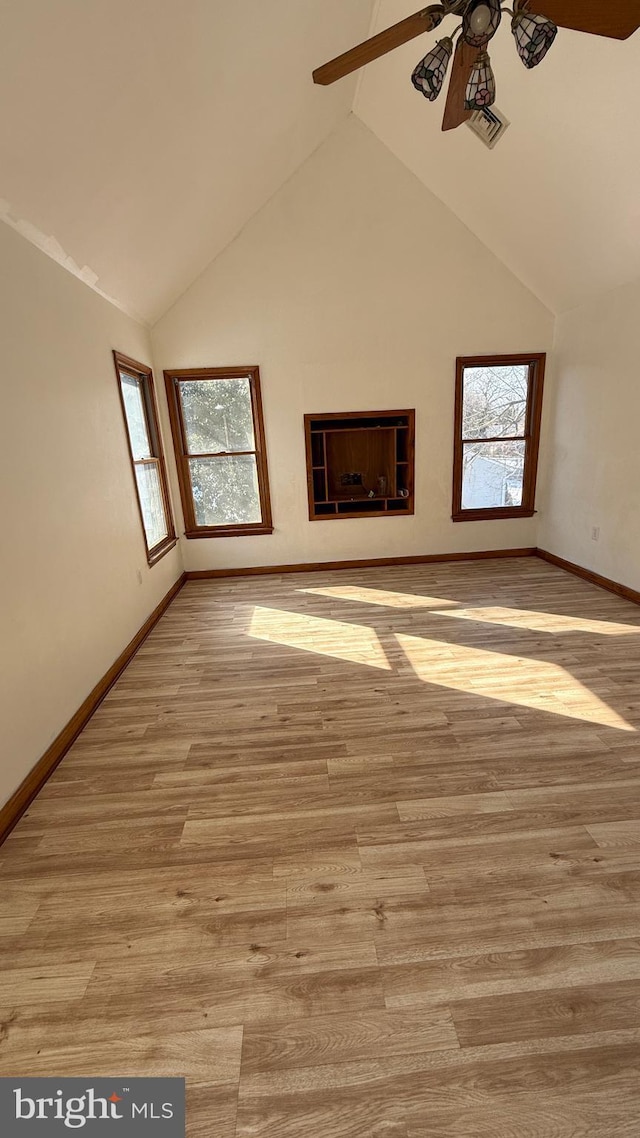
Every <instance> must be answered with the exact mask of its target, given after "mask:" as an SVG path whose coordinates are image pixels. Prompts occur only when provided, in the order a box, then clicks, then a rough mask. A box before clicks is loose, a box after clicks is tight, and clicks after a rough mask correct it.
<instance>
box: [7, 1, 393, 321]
mask: <svg viewBox="0 0 640 1138" xmlns="http://www.w3.org/2000/svg"><path fill="white" fill-rule="evenodd" d="M372 6H373V0H0V16H1V18H0V27H1V28H2V33H1V36H0V105H1V106H2V108H3V113H2V116H1V117H0V199H3V200H2V202H1V203H0V214H4V217H5V219H6V220H8V221H9V222H10V223H11V224H14V225H17V226H18V227H19V228H20V229H22V231H23V232H24V233H25V235H26V236H28V237H30V239H31V240H34V241H35V242H36V243H37V244H39V245H41V246H42V247H44V248H45V249H46V250H47V251H48V252H49V253H50V254H51V255H53V256H55V257H56V259H58V260H60V261H61V262H62V263H66V267H67V268H71V269H72V271H76V272H77V273H78V275H82V276H84V279H85V280H86V281H87V283H90V284H92V285H93V286H94V287H97V288H98V290H99V291H102V292H104V293H105V294H106V295H108V296H110V297H111V298H113V299H115V300H116V302H117V303H119V304H120V305H121V306H122V307H124V308H126V309H127V310H128V311H129V312H131V313H133V314H136V315H140V316H142V317H143V318H144V319H146V320H148V321H150V322H153V321H154V319H156V318H157V317H158V316H159V315H161V314H162V313H163V312H164V311H165V310H166V309H167V307H168V306H169V305H170V304H171V303H172V302H173V301H174V300H175V299H176V298H177V296H179V295H180V294H181V293H182V292H183V291H184V289H185V288H186V287H187V286H188V285H189V284H190V283H191V282H192V281H193V279H194V278H195V277H196V276H197V275H198V274H199V273H200V272H201V271H202V270H203V269H204V268H205V267H206V265H207V264H208V263H209V262H210V261H211V260H212V258H214V257H215V256H216V255H217V254H218V253H219V252H220V250H221V249H223V248H224V247H225V246H226V245H227V244H228V243H229V241H230V240H231V239H232V238H233V237H234V236H235V235H236V234H237V233H238V231H239V230H240V229H241V228H242V226H243V225H244V224H245V223H246V222H247V220H248V219H249V218H250V217H251V216H252V215H253V214H254V213H255V212H256V211H257V210H258V209H259V208H260V207H261V206H262V205H263V204H264V203H265V202H266V201H267V200H268V198H269V197H270V196H271V195H272V194H273V193H275V191H276V190H277V189H279V187H280V186H281V185H282V184H283V182H284V181H286V179H287V178H288V177H289V176H290V175H291V174H292V173H293V172H294V171H295V170H296V169H297V168H298V166H299V165H300V164H301V163H302V162H303V161H304V160H305V158H307V157H308V155H309V154H311V153H312V151H313V150H314V149H315V148H316V147H317V146H318V145H319V144H320V143H321V142H322V141H323V140H324V139H325V138H326V137H327V135H329V134H330V133H331V131H332V130H333V128H334V127H335V125H336V124H337V123H338V122H339V121H340V120H341V119H343V118H344V117H345V116H346V115H347V114H348V113H349V112H350V110H351V104H352V101H353V95H354V91H355V84H356V78H355V77H353V78H352V79H349V80H346V81H345V82H344V83H341V84H340V85H338V86H335V87H333V88H331V89H330V90H323V89H320V88H318V87H314V85H313V84H312V82H311V80H310V73H311V71H312V69H313V67H315V66H317V64H318V62H319V61H321V60H322V59H324V58H329V57H330V56H332V55H335V54H336V53H337V52H338V51H340V50H342V44H343V43H344V42H346V43H348V44H351V43H355V42H357V41H359V40H362V39H364V38H365V37H366V35H367V34H368V31H369V26H370V21H371V13H372Z"/></svg>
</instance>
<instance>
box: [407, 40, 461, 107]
mask: <svg viewBox="0 0 640 1138" xmlns="http://www.w3.org/2000/svg"><path fill="white" fill-rule="evenodd" d="M452 52H453V40H452V39H451V38H450V37H449V36H445V38H444V39H441V40H438V43H437V44H436V46H435V47H434V48H433V49H432V50H431V51H430V52H429V53H428V55H425V57H424V59H421V60H420V63H419V64H418V66H417V67H416V68H415V69H414V72H413V74H412V76H411V82H412V83H413V85H414V87H415V89H416V91H420V94H421V95H424V97H425V99H428V100H429V102H430V103H432V102H433V101H434V99H437V98H438V95H439V94H440V92H441V90H442V85H443V83H444V80H445V76H446V74H447V68H448V66H449V60H450V59H451V53H452Z"/></svg>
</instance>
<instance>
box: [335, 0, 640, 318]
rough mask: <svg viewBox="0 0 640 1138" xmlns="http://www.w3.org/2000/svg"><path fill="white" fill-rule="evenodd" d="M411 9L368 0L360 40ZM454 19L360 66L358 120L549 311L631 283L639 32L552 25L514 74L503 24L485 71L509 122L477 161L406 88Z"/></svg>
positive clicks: (464, 133)
mask: <svg viewBox="0 0 640 1138" xmlns="http://www.w3.org/2000/svg"><path fill="white" fill-rule="evenodd" d="M607 2H608V0H603V3H605V4H606V3H607ZM533 7H534V8H535V4H534V5H533ZM415 10H416V4H415V0H381V2H380V4H379V6H378V9H377V13H376V20H375V25H374V30H375V31H379V30H380V29H381V28H385V27H388V26H389V25H390V24H393V23H395V22H396V21H397V20H401V19H403V18H404V17H405V16H407V15H409V14H410V13H412V12H414V11H415ZM456 22H457V21H456V20H455V19H454V18H450V19H449V20H447V21H446V23H444V24H443V25H442V29H439V31H438V33H437V35H436V34H435V33H432V34H431V35H426V36H422V37H421V38H420V39H417V40H413V42H411V43H409V44H406V45H405V46H404V47H401V48H398V49H397V50H396V51H394V52H391V53H390V54H389V55H387V56H385V57H384V58H383V59H380V60H377V61H376V62H375V63H372V64H369V65H368V67H366V68H364V70H363V71H362V73H361V74H362V79H361V83H360V88H359V91H358V94H357V97H356V102H355V109H356V112H357V113H358V115H360V117H361V118H362V119H363V120H364V122H365V123H366V124H367V125H368V126H369V127H370V128H371V130H373V131H374V133H375V134H377V135H378V137H379V138H380V139H381V140H382V141H383V142H384V143H386V145H387V146H388V147H389V148H390V149H391V150H392V151H393V152H394V154H396V155H397V157H398V158H400V159H401V160H402V161H403V162H404V163H405V164H406V165H407V166H408V167H409V168H410V169H411V170H413V172H414V173H415V174H417V176H418V177H419V178H420V179H421V180H422V181H423V182H424V183H425V185H426V186H428V187H429V189H430V190H432V191H433V192H434V193H435V194H436V195H437V196H438V197H439V198H441V199H442V200H443V201H444V202H446V204H447V205H448V206H449V207H450V209H452V210H453V211H454V213H456V214H457V215H458V217H460V218H461V220H462V221H464V222H465V223H466V224H467V225H468V226H469V228H470V229H471V230H473V232H474V233H475V234H476V236H478V237H479V238H480V239H481V240H482V241H484V242H485V244H486V245H488V246H489V248H490V249H491V250H492V251H493V252H494V253H495V254H496V255H497V256H498V257H500V259H501V260H502V261H504V262H505V264H506V265H508V267H509V268H510V269H512V270H513V272H514V273H515V274H516V275H517V276H518V277H520V279H521V280H522V281H523V282H524V283H525V284H527V285H528V286H529V287H530V288H531V289H532V291H533V292H534V293H536V295H537V296H538V297H539V298H540V299H541V300H543V301H544V302H545V304H547V306H548V307H549V308H551V309H552V310H553V311H556V312H558V311H563V310H565V309H568V308H573V307H575V306H576V305H577V304H579V303H581V301H582V300H584V299H585V298H586V297H588V296H590V295H592V294H594V293H596V292H600V291H604V290H608V289H611V288H614V287H616V286H617V285H620V284H623V283H625V282H627V281H629V280H632V279H634V278H635V277H638V276H640V192H639V187H640V131H639V130H638V126H637V121H636V117H637V116H636V104H637V98H638V87H639V78H638V77H639V76H640V32H636V34H635V36H633V37H632V38H631V39H630V40H625V41H619V40H608V39H602V38H600V37H598V36H587V35H583V34H582V33H580V32H571V31H566V30H564V29H560V31H559V32H558V35H557V37H556V40H555V43H554V44H553V47H552V48H551V50H550V52H549V54H548V55H547V57H546V58H545V59H544V61H543V62H542V63H541V64H540V66H539V67H537V68H536V69H534V70H533V71H527V70H526V69H525V68H524V67H523V66H522V63H521V62H520V60H519V58H518V56H517V54H516V51H515V47H514V43H513V37H512V35H511V30H510V27H509V21H508V19H504V20H503V23H502V26H501V27H500V29H499V30H498V34H497V35H496V37H495V39H494V40H493V41H492V44H491V61H492V66H493V70H494V73H495V76H496V83H497V98H496V106H497V107H499V108H500V110H501V111H503V112H504V114H505V115H506V117H507V119H509V120H510V122H511V126H510V128H509V130H508V131H507V133H506V134H505V135H504V136H503V138H502V139H501V140H500V142H499V143H498V145H497V146H496V148H495V150H492V151H490V150H487V149H485V147H484V146H483V145H482V144H481V143H480V142H479V141H478V140H477V139H476V138H475V137H474V135H473V134H472V133H471V132H470V131H469V130H468V129H467V128H466V127H460V128H459V129H458V130H454V131H448V132H447V133H443V132H442V131H441V129H440V127H441V120H442V110H443V99H442V97H441V98H440V100H439V101H438V102H436V103H429V102H428V101H427V100H426V99H424V98H423V97H422V96H421V95H420V94H418V92H417V91H415V90H414V88H413V86H412V85H411V81H410V76H411V72H412V71H413V68H414V66H415V64H416V63H417V62H418V60H419V59H420V58H421V57H422V56H423V55H425V54H426V52H427V51H428V50H430V48H431V47H432V46H433V44H434V43H435V41H436V39H437V38H438V36H440V37H441V36H442V35H445V34H449V32H450V30H451V29H452V28H454V27H455V26H456Z"/></svg>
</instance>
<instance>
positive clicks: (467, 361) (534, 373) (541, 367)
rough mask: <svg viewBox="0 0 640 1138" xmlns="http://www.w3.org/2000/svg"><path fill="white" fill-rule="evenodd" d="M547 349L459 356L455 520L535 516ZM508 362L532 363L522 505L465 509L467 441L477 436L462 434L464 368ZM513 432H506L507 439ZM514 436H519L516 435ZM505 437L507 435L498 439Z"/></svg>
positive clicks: (454, 481)
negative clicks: (464, 474)
mask: <svg viewBox="0 0 640 1138" xmlns="http://www.w3.org/2000/svg"><path fill="white" fill-rule="evenodd" d="M546 359H547V357H546V353H545V352H523V353H520V354H518V355H505V356H458V358H457V360H456V398H455V433H454V444H453V512H452V515H451V517H452V520H453V521H454V522H480V521H482V522H485V521H497V520H498V519H500V518H504V519H507V518H532V517H533V516H534V514H535V513H536V510H535V498H536V481H537V476H538V455H539V451H540V426H541V422H542V395H543V391H544V371H545V363H546ZM508 364H528V365H529V395H528V399H527V417H526V424H525V431H524V435H522V436H518V439H519V440H520V439H524V443H525V458H524V480H523V486H522V504H521V505H520V506H491V507H489V508H487V509H480V510H463V508H462V477H463V456H464V443H465V442H469V441H474V440H469V439H463V436H462V410H463V394H464V372H465V368H468V367H484V366H492V365H493V366H496V367H500V366H505V365H508ZM509 437H510V436H506V441H508V440H509ZM513 437H514V438H515V437H516V436H513ZM478 441H481V442H491V441H492V440H491V439H481V440H478ZM494 441H495V440H494ZM497 441H499V442H503V441H505V436H500V438H499V439H498V440H497Z"/></svg>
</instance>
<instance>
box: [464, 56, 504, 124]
mask: <svg viewBox="0 0 640 1138" xmlns="http://www.w3.org/2000/svg"><path fill="white" fill-rule="evenodd" d="M495 101H496V81H495V77H494V74H493V71H492V70H491V60H490V59H489V56H488V55H487V53H486V51H483V52H481V54H480V55H479V56H478V59H477V62H476V64H475V67H474V68H473V71H472V72H471V75H470V76H469V82H468V83H467V90H466V92H465V96H464V105H465V109H466V110H467V111H481V110H482V109H483V108H484V107H490V106H492V105H493V103H495Z"/></svg>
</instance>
